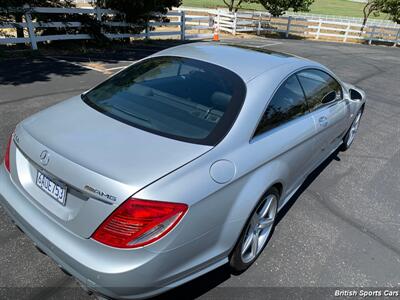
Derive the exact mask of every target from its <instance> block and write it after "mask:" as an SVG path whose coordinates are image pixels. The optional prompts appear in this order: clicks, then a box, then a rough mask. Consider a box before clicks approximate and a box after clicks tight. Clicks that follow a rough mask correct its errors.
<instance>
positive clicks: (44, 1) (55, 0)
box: [0, 0, 74, 37]
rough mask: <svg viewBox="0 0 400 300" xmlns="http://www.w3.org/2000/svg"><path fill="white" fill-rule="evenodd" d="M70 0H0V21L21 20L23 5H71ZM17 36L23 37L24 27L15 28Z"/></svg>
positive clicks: (23, 10) (19, 21) (18, 21)
mask: <svg viewBox="0 0 400 300" xmlns="http://www.w3.org/2000/svg"><path fill="white" fill-rule="evenodd" d="M72 2H73V1H72V0H64V1H59V0H30V1H28V0H0V21H8V22H10V21H11V22H12V21H14V22H17V23H21V22H23V15H24V12H25V9H24V6H25V5H26V4H27V5H29V6H31V7H34V6H45V7H72V6H74V5H73V3H72ZM17 37H24V29H23V28H22V27H20V28H17Z"/></svg>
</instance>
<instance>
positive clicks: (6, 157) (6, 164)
mask: <svg viewBox="0 0 400 300" xmlns="http://www.w3.org/2000/svg"><path fill="white" fill-rule="evenodd" d="M12 137H13V135H12V134H11V135H10V138H9V139H8V143H7V148H6V154H5V155H4V165H5V167H6V169H7V171H8V172H10V147H11V141H12Z"/></svg>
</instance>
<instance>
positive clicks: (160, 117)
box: [82, 57, 246, 145]
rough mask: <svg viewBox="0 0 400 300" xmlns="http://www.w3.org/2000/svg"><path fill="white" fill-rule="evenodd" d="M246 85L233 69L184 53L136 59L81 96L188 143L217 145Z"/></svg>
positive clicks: (120, 116) (108, 112)
mask: <svg viewBox="0 0 400 300" xmlns="http://www.w3.org/2000/svg"><path fill="white" fill-rule="evenodd" d="M245 93H246V87H245V84H244V82H243V81H242V79H240V77H239V76H238V75H236V74H235V73H233V72H231V71H229V70H227V69H225V68H222V67H219V66H217V65H214V64H210V63H206V62H203V61H198V60H194V59H188V58H181V57H155V58H150V59H146V60H143V61H141V62H138V63H136V64H134V65H132V66H130V67H129V68H127V69H126V70H124V71H122V72H120V73H118V74H116V75H115V76H113V77H111V78H110V79H108V80H107V81H105V82H103V83H102V84H100V85H99V86H97V87H95V88H94V89H92V90H91V91H89V92H88V93H86V94H84V95H83V96H82V98H83V100H84V101H85V102H86V103H87V104H89V105H90V106H92V107H93V108H95V109H97V110H99V111H101V112H102V113H104V114H106V115H108V116H110V117H112V118H114V119H117V120H119V121H121V122H124V123H127V124H129V125H131V126H135V127H137V128H140V129H143V130H146V131H149V132H152V133H156V134H159V135H162V136H166V137H169V138H174V139H177V140H182V141H186V142H192V143H198V144H205V145H215V144H217V143H218V142H219V141H220V140H221V139H222V138H223V137H224V136H225V135H226V134H227V132H228V131H229V129H230V128H231V126H232V124H233V122H234V121H235V119H236V117H237V115H238V113H239V111H240V108H241V106H242V104H243V101H244V97H245Z"/></svg>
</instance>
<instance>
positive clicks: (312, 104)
mask: <svg viewBox="0 0 400 300" xmlns="http://www.w3.org/2000/svg"><path fill="white" fill-rule="evenodd" d="M297 76H298V78H299V81H300V83H301V86H302V87H303V89H304V93H305V94H306V98H307V103H308V106H309V108H310V110H316V109H318V108H319V107H321V106H323V105H324V104H326V103H330V102H333V101H336V100H340V99H342V97H343V95H342V87H341V86H340V84H339V83H338V82H337V81H336V80H335V79H334V78H333V77H332V76H330V75H329V74H327V73H325V72H323V71H320V70H315V69H310V70H305V71H301V72H299V73H298V74H297Z"/></svg>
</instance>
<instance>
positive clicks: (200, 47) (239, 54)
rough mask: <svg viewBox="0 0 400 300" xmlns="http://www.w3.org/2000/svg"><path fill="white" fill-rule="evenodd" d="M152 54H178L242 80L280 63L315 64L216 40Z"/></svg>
mask: <svg viewBox="0 0 400 300" xmlns="http://www.w3.org/2000/svg"><path fill="white" fill-rule="evenodd" d="M154 56H179V57H186V58H192V59H197V60H202V61H206V62H209V63H213V64H216V65H219V66H222V67H224V68H226V69H229V70H231V71H233V72H235V73H236V74H238V75H239V76H240V77H242V79H243V80H244V81H245V82H248V81H250V80H251V79H253V78H255V77H257V76H258V75H260V74H262V73H264V72H266V71H269V70H272V69H275V68H277V67H279V66H282V65H287V64H293V65H294V66H295V67H296V68H300V67H303V66H317V65H318V64H316V63H313V62H312V61H310V60H307V59H303V58H300V57H296V56H293V55H290V54H286V53H281V52H275V51H270V50H266V49H259V48H254V47H253V48H252V47H248V46H238V45H231V44H222V43H218V42H200V43H188V44H184V45H180V46H176V47H172V48H168V49H166V50H163V51H161V52H158V53H156V54H155V55H154Z"/></svg>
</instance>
